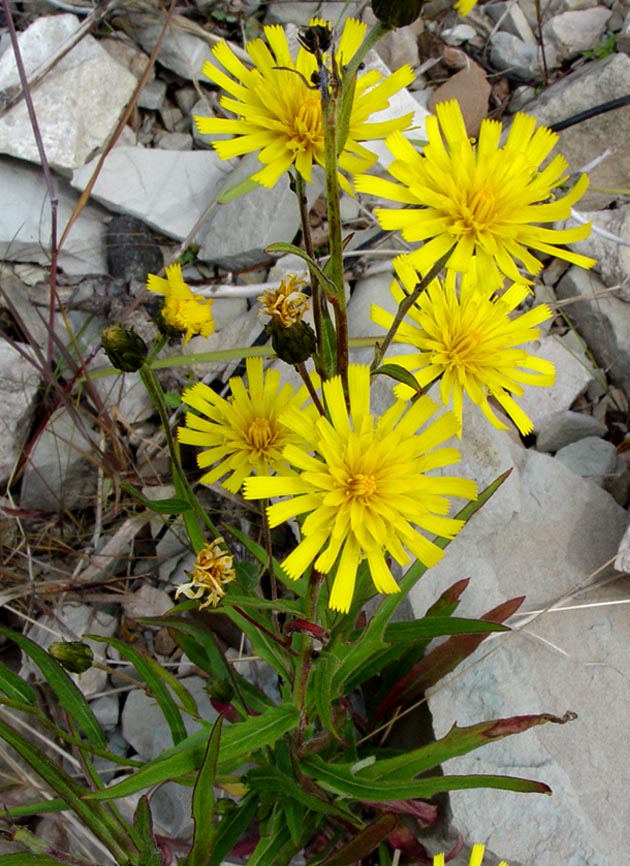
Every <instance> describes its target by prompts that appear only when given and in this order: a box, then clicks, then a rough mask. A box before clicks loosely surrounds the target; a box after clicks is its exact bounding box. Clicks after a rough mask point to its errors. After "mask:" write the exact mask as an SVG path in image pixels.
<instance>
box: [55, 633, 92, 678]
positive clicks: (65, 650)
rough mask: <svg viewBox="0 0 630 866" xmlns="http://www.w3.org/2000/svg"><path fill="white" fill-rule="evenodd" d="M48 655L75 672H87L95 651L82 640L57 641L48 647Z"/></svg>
mask: <svg viewBox="0 0 630 866" xmlns="http://www.w3.org/2000/svg"><path fill="white" fill-rule="evenodd" d="M48 655H51V656H52V657H53V658H54V659H56V661H58V662H59V664H60V665H62V666H63V667H64V668H65V669H66V670H67V671H70V672H71V673H73V674H82V673H85V671H87V670H89V669H90V668H91V667H92V663H93V662H94V653H93V652H92V650H91V649H90V647H89V646H88V645H87V644H86V643H83V641H80V640H69V641H68V640H62V641H55V643H51V645H50V646H49V647H48Z"/></svg>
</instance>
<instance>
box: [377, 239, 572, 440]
mask: <svg viewBox="0 0 630 866" xmlns="http://www.w3.org/2000/svg"><path fill="white" fill-rule="evenodd" d="M405 258H406V257H404V256H401V257H399V258H398V259H396V260H395V261H394V264H395V266H396V270H397V272H398V275H399V277H400V279H401V281H402V284H403V286H404V287H405V289H406V293H405V292H403V290H402V289H401V287H400V285H399V284H398V283H397V282H396V280H394V282H393V283H392V285H391V289H390V290H391V292H392V295H393V297H394V299H395V300H396V301H397V302H398V303H400V301H402V299H403V298H404V297H405V294H409V293H410V292H411V291H413V289H414V287H415V285H416V284H417V282H418V276H417V274H416V273H415V271H414V270H413V269H412V268H411V267H410V266H409V264H408V263H407V262H406V261H405ZM455 282H456V280H455V274H454V273H453V272H449V273H448V274H447V277H446V281H445V282H444V283H443V284H442V283H441V282H440V281H439V280H434V281H433V282H432V283H431V285H430V286H429V287H428V288H427V290H426V291H424V292H423V293H422V294H421V295H420V298H419V299H418V301H417V302H416V304H415V305H414V306H413V307H411V309H410V310H409V312H408V314H407V315H408V319H409V320H408V321H407V320H404V321H403V322H402V323H401V325H400V327H399V329H398V331H397V332H396V336H395V338H394V340H395V342H398V343H406V344H407V345H409V346H414V347H415V348H416V349H417V350H418V351H417V353H416V352H414V353H411V354H405V355H399V356H395V357H390V358H388V361H389V362H391V363H393V364H399V365H400V366H401V367H404V368H405V369H406V370H409V371H410V372H411V373H412V374H413V375H414V377H415V378H416V380H417V381H418V384H419V385H420V386H421V387H425V386H426V385H429V384H430V383H431V382H435V381H436V380H438V379H439V380H440V400H441V401H442V403H443V404H444V405H445V406H450V404H451V402H452V410H453V412H454V413H455V415H456V417H457V419H458V421H459V424H460V435H461V423H462V412H463V400H464V394H466V395H467V397H468V398H469V399H470V400H471V401H472V402H473V403H474V404H476V405H477V406H479V408H480V409H481V411H482V412H483V414H484V415H485V417H486V418H487V420H488V421H489V422H490V423H491V424H492V426H493V427H496V428H497V429H499V430H506V429H507V427H506V426H505V424H503V423H502V422H501V421H500V420H499V419H498V418H497V416H496V415H495V414H494V412H493V411H492V407H491V406H490V403H489V402H488V401H489V398H490V397H493V398H494V399H495V400H496V401H497V403H499V404H500V405H501V407H502V408H503V410H504V411H505V413H506V414H507V415H508V416H509V417H510V418H511V419H512V421H514V423H515V424H516V426H517V428H518V429H519V431H520V432H521V433H522V434H523V435H526V434H527V433H531V431H532V429H533V424H532V422H531V420H530V419H529V418H528V416H527V415H526V414H525V412H524V411H523V410H522V409H521V407H520V406H519V405H518V403H517V402H516V401H515V400H514V398H513V397H512V394H515V395H516V396H517V397H520V396H522V394H523V391H524V389H523V385H540V386H545V387H550V386H551V385H553V383H554V381H555V370H554V366H553V364H552V363H551V362H550V361H547V360H545V359H544V358H537V357H536V356H534V355H530V354H528V353H527V352H526V351H525V350H524V349H521V348H517V347H518V346H521V345H522V344H523V343H529V342H531V341H532V340H537V339H538V338H539V337H540V330H539V328H538V327H537V326H538V325H539V324H541V322H544V321H546V320H547V319H549V318H551V316H552V312H551V310H550V309H549V307H548V306H547V305H546V304H539V305H538V306H536V307H534V308H532V309H531V310H528V311H527V312H526V313H522V314H521V315H515V316H513V317H510V314H511V313H512V312H513V311H514V310H515V309H516V307H517V306H518V305H519V304H520V303H521V302H522V301H523V299H524V298H525V297H526V296H527V294H528V291H529V290H528V288H527V286H524V285H522V284H517V283H514V284H512V286H510V287H509V288H508V289H507V290H506V291H505V292H504V293H503V294H501V295H496V294H494V293H493V291H492V289H484V288H483V287H482V284H481V281H478V280H477V278H476V276H475V266H474V263H473V266H472V268H471V270H470V271H469V272H468V274H464V275H463V276H462V278H461V282H460V287H459V290H458V289H457V288H456V285H455ZM372 320H373V321H374V322H376V324H378V325H381V326H382V327H384V328H387V329H389V327H390V325H391V323H392V321H393V316H392V315H391V314H390V313H388V312H386V311H385V310H383V309H382V308H381V307H377V306H375V305H373V306H372ZM395 391H396V394H397V396H399V397H410V396H412V395H413V393H414V392H413V391H412V389H411V388H409V387H408V386H407V385H397V386H396V388H395Z"/></svg>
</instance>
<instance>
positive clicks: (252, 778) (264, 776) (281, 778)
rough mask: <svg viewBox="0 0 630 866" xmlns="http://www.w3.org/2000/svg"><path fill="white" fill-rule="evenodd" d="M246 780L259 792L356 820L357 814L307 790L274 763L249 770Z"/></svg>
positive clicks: (327, 813)
mask: <svg viewBox="0 0 630 866" xmlns="http://www.w3.org/2000/svg"><path fill="white" fill-rule="evenodd" d="M246 782H247V785H248V786H250V787H251V789H252V790H253V791H256V792H257V793H259V794H262V795H265V794H273V795H274V797H275V798H276V799H277V798H278V797H286V798H287V799H289V800H295V801H296V802H298V803H301V804H302V805H303V806H305V807H306V808H307V809H311V810H313V811H314V812H320V813H322V814H324V815H335V816H336V817H338V818H342V819H343V820H344V821H351V822H352V823H355V822H356V818H355V816H354V815H353V814H352V813H351V812H349V811H348V810H347V809H344V808H343V807H342V806H340V805H338V804H335V803H333V802H332V801H331V800H328V799H327V798H326V796H325V795H324V794H323V793H322V796H321V797H317V796H315V794H312V793H311V792H310V791H307V790H306V789H305V788H304V786H303V785H301V784H300V783H299V782H298V781H297V780H296V778H295V776H294V775H291V776H290V775H289V774H288V773H286V772H282V770H281V769H279V768H278V767H275V766H273V765H270V766H265V767H256V768H255V769H253V770H249V772H248V773H247V776H246Z"/></svg>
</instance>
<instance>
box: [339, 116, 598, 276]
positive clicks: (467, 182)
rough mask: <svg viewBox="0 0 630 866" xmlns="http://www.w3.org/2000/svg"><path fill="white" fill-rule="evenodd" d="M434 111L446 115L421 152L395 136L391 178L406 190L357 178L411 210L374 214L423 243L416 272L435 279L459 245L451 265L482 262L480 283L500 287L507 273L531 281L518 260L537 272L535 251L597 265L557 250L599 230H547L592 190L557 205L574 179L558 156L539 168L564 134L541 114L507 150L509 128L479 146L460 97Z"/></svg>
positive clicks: (488, 124) (491, 132)
mask: <svg viewBox="0 0 630 866" xmlns="http://www.w3.org/2000/svg"><path fill="white" fill-rule="evenodd" d="M435 110H436V112H437V116H434V115H431V116H430V117H428V118H427V120H426V127H427V137H428V144H427V145H426V146H425V148H424V151H423V153H422V154H419V153H418V152H417V151H416V150H415V149H414V147H413V145H412V144H411V143H410V142H409V141H407V139H406V138H405V137H404V136H403V135H402V134H401V133H399V132H393V133H392V134H391V135H390V136H389V137H388V138H387V146H388V147H389V149H390V151H391V152H392V154H393V155H394V156H395V160H394V162H392V164H391V165H390V166H389V168H388V172H389V173H390V174H391V176H392V177H393V178H394V179H395V180H396V181H397V183H394V182H393V181H391V180H385V179H381V178H377V177H371V176H369V175H363V176H361V177H358V178H356V179H355V186H356V189H357V190H359V192H367V193H371V194H373V195H376V196H380V197H382V198H386V199H391V200H393V201H396V202H401V203H402V204H406V205H410V207H407V208H396V209H395V210H390V209H388V208H377V209H376V210H375V214H376V217H377V219H378V221H379V223H380V224H381V226H382V227H383V228H384V229H387V230H396V229H401V230H402V235H403V238H404V239H405V240H407V241H411V242H414V241H423V242H424V244H423V246H421V247H420V248H419V249H417V250H415V251H414V252H412V253H410V255H409V259H410V262H411V264H412V265H413V266H414V267H415V268H416V270H417V271H419V272H420V273H423V274H426V273H427V272H428V271H429V269H430V268H431V266H432V265H433V264H434V263H435V262H436V261H437V260H438V259H439V258H440V257H441V256H443V255H445V254H446V253H447V252H448V251H449V250H450V249H451V248H453V247H454V249H453V252H452V253H451V255H450V257H449V259H448V262H447V265H446V267H447V268H450V269H452V270H454V271H459V272H464V273H465V272H466V271H467V270H468V269H469V267H470V263H471V261H472V258H473V256H474V257H476V259H477V272H478V274H479V278H480V280H481V281H482V282H483V284H484V285H489V286H492V287H493V288H494V287H498V286H500V285H501V282H502V276H501V275H505V276H507V277H509V278H510V279H511V280H513V281H514V282H520V283H522V282H527V280H526V279H525V278H524V277H522V276H521V275H520V274H519V271H518V268H517V265H516V262H520V263H521V264H522V266H523V267H524V269H525V270H526V271H527V272H529V273H530V274H536V273H538V271H539V270H540V269H541V267H542V264H541V262H540V261H539V260H538V259H537V258H536V257H535V256H534V255H532V253H531V252H530V249H532V250H535V251H538V252H540V253H546V254H550V255H554V256H558V257H559V258H562V259H565V260H566V261H568V262H572V263H573V264H576V265H581V266H582V267H585V268H590V267H592V266H593V265H594V264H595V261H594V259H590V258H588V257H586V256H583V255H579V254H577V253H574V252H570V251H569V250H565V249H563V248H561V247H559V246H558V244H568V243H574V242H575V241H579V240H583V239H584V238H585V237H587V236H588V234H589V232H590V223H589V224H587V225H580V226H577V227H576V228H572V229H565V230H562V231H561V230H556V229H553V228H543V227H541V226H539V225H538V223H549V222H555V221H557V220H563V219H566V218H567V217H568V216H569V214H570V211H571V206H572V205H573V204H575V202H576V201H577V200H578V199H579V198H580V196H581V195H583V193H584V192H585V190H586V188H587V186H588V178H587V176H586V175H584V174H583V175H581V176H580V178H579V180H578V181H577V183H576V184H575V186H574V187H573V188H572V189H571V190H569V192H568V193H567V194H566V195H564V196H562V197H560V198H554V196H553V193H552V191H553V189H554V188H555V187H557V186H559V185H560V184H561V183H562V182H563V181H564V180H566V169H567V161H566V160H565V159H564V157H562V156H560V155H557V156H555V157H554V158H553V159H551V160H550V161H549V162H548V163H547V164H546V165H545V167H544V168H542V169H541V168H540V167H539V166H540V164H541V163H542V162H543V161H544V160H545V159H546V158H547V156H548V155H549V153H550V152H551V150H552V149H553V147H554V145H555V144H556V142H557V140H558V136H557V135H556V133H554V132H551V130H549V129H547V128H546V127H544V126H539V127H538V129H535V127H536V118H535V117H530V116H528V115H526V114H517V115H516V116H515V118H514V121H513V123H512V126H511V128H510V132H509V134H508V137H507V140H506V142H505V144H504V145H503V146H500V137H501V123H500V122H499V121H496V120H487V119H486V120H484V121H483V122H482V124H481V130H480V132H479V139H478V141H477V143H476V144H473V143H472V142H471V140H470V139H469V138H468V135H467V133H466V127H465V126H464V120H463V117H462V113H461V110H460V108H459V104H458V103H457V102H456V101H455V100H451V101H449V102H440V103H438V105H437V106H436V109H435Z"/></svg>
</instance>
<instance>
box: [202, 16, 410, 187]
mask: <svg viewBox="0 0 630 866" xmlns="http://www.w3.org/2000/svg"><path fill="white" fill-rule="evenodd" d="M311 24H321V25H325V22H324V21H321V20H319V19H314V20H313V21H311ZM365 30H366V25H365V24H364V23H362V22H360V21H356V20H355V19H352V18H349V19H348V20H347V21H346V23H345V26H344V29H343V32H342V34H341V38H340V40H339V45H338V48H337V50H336V52H335V59H336V62H337V64H338V66H339V67H340V69H341V68H342V67H343V66H344V65H346V64H347V63H348V62H349V60H350V59H351V57H352V56H353V55H354V54H355V53H356V51H357V49H358V47H359V45H360V44H361V41H362V39H363V36H364V34H365ZM264 31H265V37H266V39H267V44H266V43H265V42H264V41H263V40H262V39H254V40H253V41H252V42H250V43H249V44H248V45H247V53H248V54H249V56H250V57H251V59H252V62H253V64H254V68H253V69H248V68H247V66H245V65H244V64H243V63H242V62H241V61H240V60H239V59H238V58H237V57H236V55H235V54H234V52H233V51H232V50H231V48H230V47H229V45H228V44H227V43H226V42H220V43H219V44H218V45H215V47H214V48H213V49H212V53H213V55H214V58H215V60H216V61H217V62H218V63H219V64H220V65H221V66H222V67H223V69H224V70H225V72H224V71H223V70H221V69H219V68H217V67H216V66H215V65H213V64H212V63H210V62H206V63H205V64H204V67H203V72H204V74H205V75H206V76H207V77H208V78H209V79H210V81H212V82H213V83H214V84H216V85H218V86H219V87H221V88H222V89H223V90H224V91H226V93H227V94H228V95H227V96H222V97H221V98H220V100H219V102H220V104H221V106H222V107H223V108H225V109H226V110H227V111H230V112H233V113H234V114H236V115H237V118H236V119H227V118H215V117H195V118H194V119H195V122H196V124H197V128H198V130H199V132H201V133H203V134H208V135H217V134H224V133H229V134H234V138H232V139H229V140H226V141H216V142H214V148H215V150H216V151H217V153H218V154H219V156H220V157H221V159H231V158H232V157H234V156H241V155H242V154H244V153H251V152H254V151H258V152H259V153H258V159H259V160H260V161H261V162H262V163H263V164H264V166H265V167H264V168H263V169H261V170H260V171H258V172H256V173H255V174H254V175H253V176H252V177H253V180H255V181H256V182H257V183H259V184H261V185H262V186H266V187H272V186H274V184H275V183H276V182H277V181H278V179H279V178H280V176H281V175H282V174H283V173H284V172H285V171H287V169H289V168H291V166H295V169H296V170H297V171H298V172H299V174H300V175H301V176H302V177H303V178H304V179H305V180H306V181H309V182H310V181H311V179H312V177H311V172H312V168H313V163H318V164H319V165H323V164H324V130H323V126H322V108H321V95H320V92H319V90H318V89H317V87H315V86H314V85H313V84H312V83H311V81H312V76H313V73H315V72H316V71H317V61H316V59H315V57H314V56H313V54H311V53H309V52H308V51H307V50H306V49H305V48H304V47H300V49H299V50H298V52H297V57H296V60H293V58H292V57H291V53H290V51H289V44H288V42H287V37H286V35H285V33H284V30H283V29H282V27H280V26H279V25H270V26H267V27H265V28H264ZM413 77H414V73H413V70H412V69H411V67H410V66H402V67H401V68H400V69H398V70H397V71H396V72H394V73H392V74H391V75H389V76H387V78H383V77H382V76H381V74H380V73H378V72H376V71H371V72H367V73H366V74H365V75H362V76H360V77H359V78H358V80H357V83H356V89H355V93H354V99H353V103H352V109H351V113H350V121H349V128H348V135H347V139H346V141H345V145H344V148H343V150H342V152H341V153H340V155H339V167H340V168H341V169H342V170H344V171H346V172H348V173H350V174H356V173H358V172H360V171H366V170H367V169H368V168H369V167H370V166H371V165H372V164H373V163H374V162H375V160H376V156H375V155H374V154H373V153H372V152H371V151H369V150H367V149H366V148H365V147H363V145H361V144H360V142H362V141H370V140H373V139H378V138H384V137H385V136H386V135H388V134H389V133H390V132H392V131H393V130H395V129H404V128H406V127H407V126H408V125H409V122H410V120H411V116H412V115H406V116H404V117H400V118H396V119H394V120H387V121H382V122H374V123H370V122H369V121H368V119H369V117H370V115H372V114H374V113H375V112H378V111H381V110H383V109H385V108H387V107H388V105H389V97H390V96H392V95H393V94H394V93H396V92H397V91H398V90H400V89H401V88H403V87H406V86H407V85H408V84H410V83H411V82H412V81H413ZM344 183H345V185H346V187H347V186H348V184H347V182H346V181H344Z"/></svg>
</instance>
